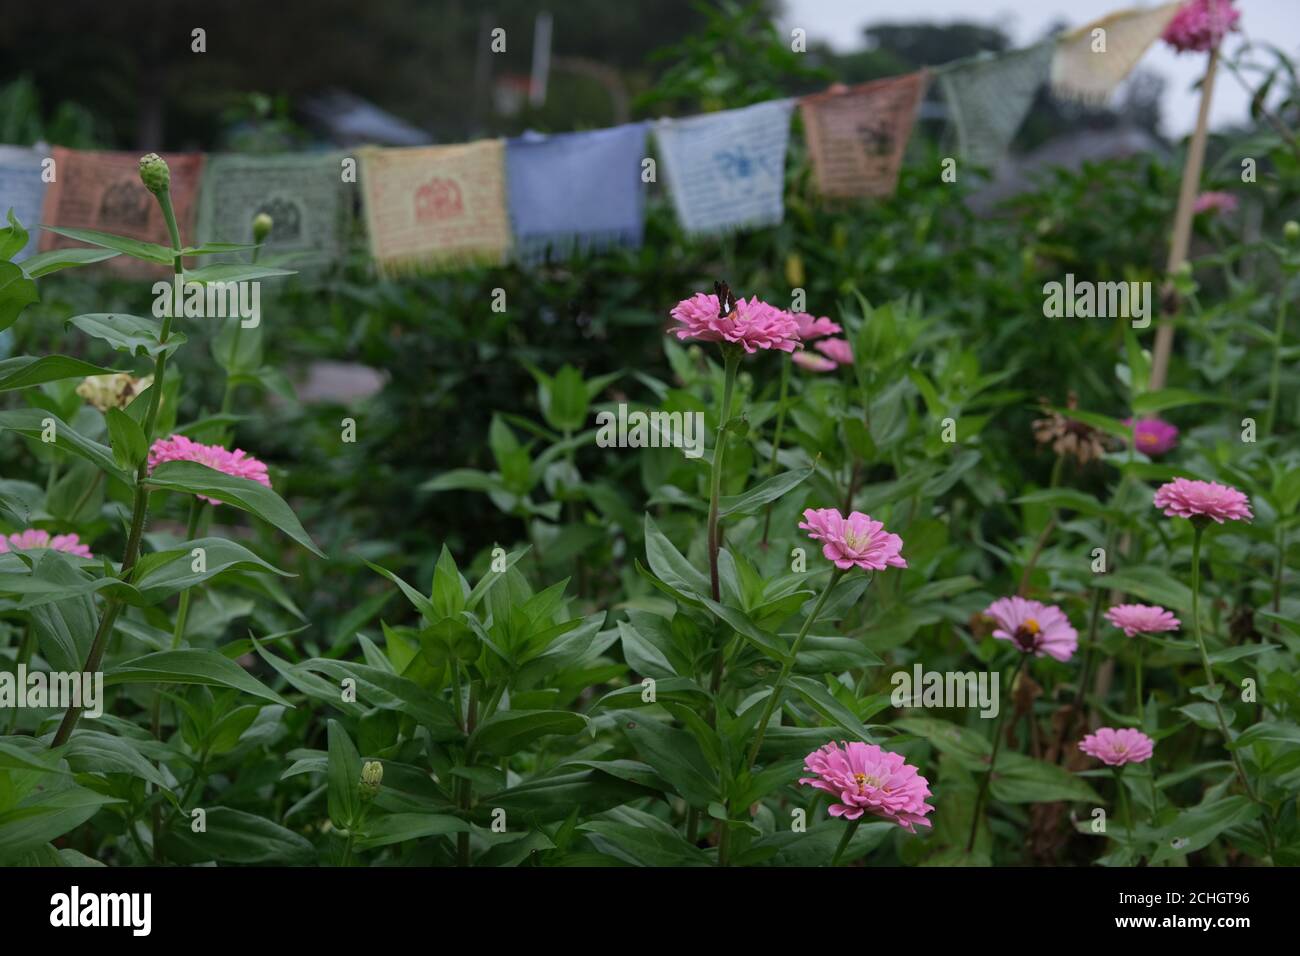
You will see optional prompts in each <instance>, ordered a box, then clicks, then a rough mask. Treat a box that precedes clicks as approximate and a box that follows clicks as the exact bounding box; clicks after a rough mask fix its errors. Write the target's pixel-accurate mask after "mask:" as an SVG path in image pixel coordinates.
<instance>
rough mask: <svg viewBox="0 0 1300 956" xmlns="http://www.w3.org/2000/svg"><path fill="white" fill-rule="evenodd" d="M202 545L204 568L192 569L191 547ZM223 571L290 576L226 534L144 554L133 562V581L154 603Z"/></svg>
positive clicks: (147, 599) (196, 539)
mask: <svg viewBox="0 0 1300 956" xmlns="http://www.w3.org/2000/svg"><path fill="white" fill-rule="evenodd" d="M196 548H202V549H203V560H204V568H203V570H201V571H195V570H194V559H195V555H194V551H195V549H196ZM223 571H253V572H256V573H265V574H278V575H280V576H281V577H293V576H294V575H292V574H290V573H289V572H288V571H281V570H280V569H279V568H277V567H275V566H274V565H273V564H269V563H268V562H266V561H263V560H262V559H261V558H259V557H258V556H257V555H256V554H254V553H253V552H252V551H249V550H248V549H247V548H245V547H244V546H243V545H242V544H238V543H236V542H234V541H230V540H227V539H226V538H195V539H194V540H193V541H187V542H185V543H184V544H183V545H181V546H180V547H179V548H176V549H173V550H169V551H155V552H152V553H150V554H146V555H145V556H144V557H143V558H141V559H140V561H139V562H138V563H137V564H136V568H135V577H134V578H133V580H132V582H131V583H132V584H134V585H135V587H136V590H138V591H139V592H140V593H141V595H143V596H144V599H145V600H146V601H147V602H148V603H150V604H156V603H158V602H159V601H161V600H163V599H164V598H166V597H169V596H171V595H173V594H176V593H177V592H179V591H183V590H185V589H186V588H192V587H194V586H195V585H198V584H202V583H203V582H204V581H207V580H208V579H210V578H213V577H216V576H217V575H218V574H221V573H222V572H223Z"/></svg>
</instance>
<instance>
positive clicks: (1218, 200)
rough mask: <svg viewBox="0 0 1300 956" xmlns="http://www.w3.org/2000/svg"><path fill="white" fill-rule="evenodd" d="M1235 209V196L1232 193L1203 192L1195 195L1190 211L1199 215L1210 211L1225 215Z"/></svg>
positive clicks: (1217, 214)
mask: <svg viewBox="0 0 1300 956" xmlns="http://www.w3.org/2000/svg"><path fill="white" fill-rule="evenodd" d="M1236 211H1237V197H1236V196H1234V195H1233V194H1232V193H1220V192H1204V193H1201V194H1200V195H1199V196H1197V197H1196V202H1195V203H1193V204H1192V212H1193V213H1195V214H1196V215H1198V216H1199V215H1200V214H1201V213H1203V212H1212V213H1214V214H1215V215H1216V216H1227V215H1230V214H1231V213H1234V212H1236Z"/></svg>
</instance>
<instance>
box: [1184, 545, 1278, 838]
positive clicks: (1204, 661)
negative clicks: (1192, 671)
mask: <svg viewBox="0 0 1300 956" xmlns="http://www.w3.org/2000/svg"><path fill="white" fill-rule="evenodd" d="M1192 527H1193V530H1192V634H1193V635H1194V636H1195V638H1196V647H1197V649H1198V650H1199V651H1200V652H1201V666H1202V667H1204V668H1205V683H1206V685H1207V686H1208V687H1209V697H1210V700H1211V702H1212V703H1213V704H1214V714H1215V716H1216V717H1217V718H1218V721H1219V732H1220V733H1221V734H1223V742H1224V743H1225V744H1226V745H1227V747H1228V754H1229V756H1231V757H1232V766H1233V767H1234V768H1235V769H1236V771H1237V778H1238V779H1239V780H1240V781H1241V785H1242V787H1243V788H1244V789H1245V791H1246V796H1248V797H1250V799H1251V800H1252V801H1253V802H1255V803H1257V804H1259V805H1260V807H1261V808H1262V809H1263V811H1264V814H1263V817H1262V819H1263V824H1264V837H1265V841H1266V842H1267V843H1268V855H1269V859H1270V860H1272V859H1273V856H1274V849H1273V824H1272V821H1271V819H1270V813H1269V807H1268V804H1267V803H1265V802H1264V801H1263V800H1261V799H1260V797H1259V796H1258V794H1256V793H1255V788H1254V786H1252V785H1251V782H1250V778H1249V777H1248V776H1246V768H1245V767H1244V766H1243V765H1242V763H1241V755H1240V754H1238V753H1237V750H1236V748H1234V747H1233V746H1232V732H1231V731H1230V730H1229V729H1228V721H1227V719H1226V718H1225V717H1224V714H1223V704H1222V703H1220V701H1219V696H1220V695H1219V693H1218V691H1219V685H1218V684H1217V683H1216V682H1215V680H1214V668H1213V667H1211V666H1210V655H1209V652H1208V651H1207V650H1206V649H1205V637H1204V635H1202V634H1201V538H1202V537H1203V536H1204V534H1205V525H1204V524H1202V523H1200V522H1198V521H1194V522H1193V526H1192Z"/></svg>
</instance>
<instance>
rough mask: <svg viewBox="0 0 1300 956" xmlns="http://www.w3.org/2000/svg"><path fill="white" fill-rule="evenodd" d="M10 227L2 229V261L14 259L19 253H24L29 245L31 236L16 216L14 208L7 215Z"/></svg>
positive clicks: (0, 230) (0, 250) (0, 242)
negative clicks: (28, 241)
mask: <svg viewBox="0 0 1300 956" xmlns="http://www.w3.org/2000/svg"><path fill="white" fill-rule="evenodd" d="M5 218H6V219H7V221H8V223H9V225H7V226H4V227H0V259H12V258H13V257H14V256H16V255H18V253H20V252H22V251H23V247H24V246H26V245H27V240H28V238H29V234H28V232H27V230H26V229H25V228H24V227H23V224H22V223H21V222H19V221H18V217H17V216H15V215H14V209H13V206H10V207H9V211H8V212H7V213H6V214H5Z"/></svg>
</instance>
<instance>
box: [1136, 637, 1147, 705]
mask: <svg viewBox="0 0 1300 956" xmlns="http://www.w3.org/2000/svg"><path fill="white" fill-rule="evenodd" d="M1136 640H1137V667H1136V668H1135V669H1134V679H1135V681H1136V683H1137V715H1138V726H1139V727H1141V726H1142V724H1143V723H1144V720H1143V703H1142V657H1143V654H1144V651H1145V650H1146V642H1145V641H1143V640H1142V637H1141V635H1139V636H1138V637H1137V638H1136Z"/></svg>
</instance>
